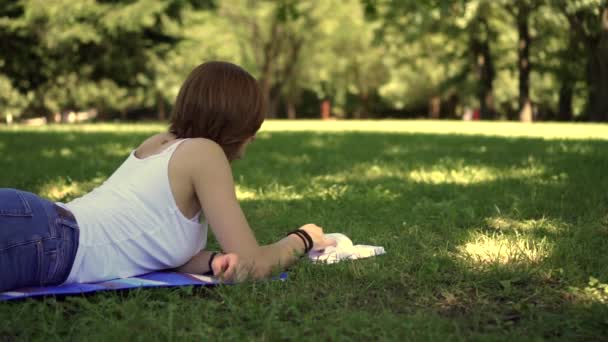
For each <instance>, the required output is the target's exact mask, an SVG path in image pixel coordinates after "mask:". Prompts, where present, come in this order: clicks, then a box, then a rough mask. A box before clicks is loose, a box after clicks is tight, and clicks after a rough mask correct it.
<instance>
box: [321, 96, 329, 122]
mask: <svg viewBox="0 0 608 342" xmlns="http://www.w3.org/2000/svg"><path fill="white" fill-rule="evenodd" d="M330 115H331V102H329V99H325V100H323V101H322V102H321V119H323V120H328V119H329V117H330Z"/></svg>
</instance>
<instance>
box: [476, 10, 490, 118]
mask: <svg viewBox="0 0 608 342" xmlns="http://www.w3.org/2000/svg"><path fill="white" fill-rule="evenodd" d="M479 20H480V27H483V29H485V31H486V34H485V35H484V38H483V40H480V39H479V38H477V37H475V38H473V39H472V45H471V50H472V52H473V54H474V57H475V71H476V74H477V80H478V83H479V84H478V88H477V89H478V90H477V98H478V99H479V107H480V112H481V119H493V118H494V117H495V110H494V96H493V95H492V93H493V82H494V77H495V70H494V63H493V61H492V55H491V54H490V43H489V38H488V35H489V32H488V31H489V28H488V24H487V22H486V20H485V19H483V18H482V19H479ZM473 34H479V33H478V32H475V33H473Z"/></svg>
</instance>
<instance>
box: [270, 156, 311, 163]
mask: <svg viewBox="0 0 608 342" xmlns="http://www.w3.org/2000/svg"><path fill="white" fill-rule="evenodd" d="M270 158H272V159H273V161H275V162H277V163H284V164H288V165H291V166H301V165H306V164H310V163H311V162H312V160H311V158H310V156H308V155H307V154H300V155H295V154H294V155H288V154H285V153H272V155H271V156H270Z"/></svg>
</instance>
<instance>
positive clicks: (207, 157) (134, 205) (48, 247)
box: [0, 62, 333, 291]
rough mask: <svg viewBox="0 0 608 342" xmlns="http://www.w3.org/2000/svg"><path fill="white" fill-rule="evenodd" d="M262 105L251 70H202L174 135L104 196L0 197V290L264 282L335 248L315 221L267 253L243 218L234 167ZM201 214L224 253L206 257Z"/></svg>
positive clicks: (101, 192) (133, 157) (155, 145)
mask: <svg viewBox="0 0 608 342" xmlns="http://www.w3.org/2000/svg"><path fill="white" fill-rule="evenodd" d="M263 102H264V101H263V98H262V96H261V92H260V89H259V87H258V84H257V82H256V80H255V79H254V78H253V77H252V76H251V75H250V74H248V73H247V72H246V71H245V70H243V69H241V68H240V67H238V66H236V65H233V64H230V63H224V62H210V63H205V64H202V65H200V66H198V67H197V68H195V69H194V70H193V71H192V73H191V74H190V75H189V77H188V78H187V79H186V81H185V83H184V84H183V85H182V88H181V90H180V92H179V95H178V96H177V100H176V103H175V107H174V110H173V115H172V118H171V123H170V127H169V131H168V132H166V133H160V134H157V135H154V136H152V137H150V138H148V139H147V140H145V141H144V142H143V143H142V144H141V145H140V146H139V147H138V148H137V149H136V150H134V151H133V152H131V154H130V155H129V157H128V158H127V159H126V161H125V162H124V163H123V164H122V165H121V166H120V167H119V168H118V169H117V170H116V171H115V172H114V174H112V176H111V177H110V178H109V179H108V180H107V181H105V182H104V183H103V184H102V185H101V186H100V187H98V188H96V189H94V190H93V191H91V192H90V193H88V194H86V195H84V196H82V197H80V198H77V199H75V200H73V201H71V202H69V203H66V204H63V203H53V202H50V201H48V200H45V199H43V198H40V197H39V196H37V195H35V194H32V193H29V192H25V191H19V190H15V189H0V291H6V290H10V289H15V288H19V287H24V286H45V285H57V284H62V283H77V282H97V281H103V280H109V279H115V278H124V277H131V276H136V275H140V274H144V273H148V272H152V271H157V270H164V269H177V270H178V271H180V272H187V273H199V274H205V273H207V274H213V275H216V276H221V277H222V278H223V279H226V280H236V281H239V280H243V279H245V278H255V279H257V278H262V277H265V276H268V275H269V274H270V273H271V272H272V271H273V270H275V269H277V268H285V267H287V266H289V265H290V264H292V263H293V262H294V261H296V260H297V255H299V254H302V253H305V252H308V251H309V250H311V249H316V250H318V249H323V248H325V247H327V246H329V245H330V244H332V243H333V242H332V241H331V240H328V239H326V238H325V237H324V235H323V230H322V229H321V228H320V227H318V226H316V225H314V224H307V225H304V226H302V227H301V228H300V229H298V230H296V231H294V232H292V233H290V234H288V235H287V236H286V237H284V238H283V239H281V240H280V241H278V242H276V243H274V244H271V245H266V246H260V245H258V243H257V241H256V239H255V237H254V235H253V232H252V231H251V228H250V227H249V224H248V223H247V220H246V219H245V216H244V215H243V212H242V210H241V208H240V206H239V204H238V202H237V199H236V194H235V189H234V183H233V179H232V171H231V167H230V163H231V162H232V161H234V160H236V159H239V158H241V157H243V155H244V154H245V149H246V148H247V145H248V144H250V143H251V142H252V141H253V140H254V138H255V134H256V132H257V131H258V129H259V128H260V126H261V125H262V122H263V121H264V103H263ZM91 157H92V158H95V156H91ZM201 211H202V213H203V215H204V217H205V219H206V221H207V222H208V223H209V224H210V225H211V228H212V230H213V234H214V235H215V237H216V239H217V241H218V242H219V244H220V245H221V248H222V250H223V251H224V253H218V252H211V251H207V250H204V247H205V244H206V240H207V225H201V224H200V223H199V217H200V214H201Z"/></svg>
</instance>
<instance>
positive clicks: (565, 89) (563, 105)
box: [557, 82, 573, 121]
mask: <svg viewBox="0 0 608 342" xmlns="http://www.w3.org/2000/svg"><path fill="white" fill-rule="evenodd" d="M572 93H573V89H572V85H571V84H570V82H565V83H563V84H562V86H561V87H560V89H559V108H558V113H557V119H558V120H559V121H571V120H572V117H573V115H572Z"/></svg>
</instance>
